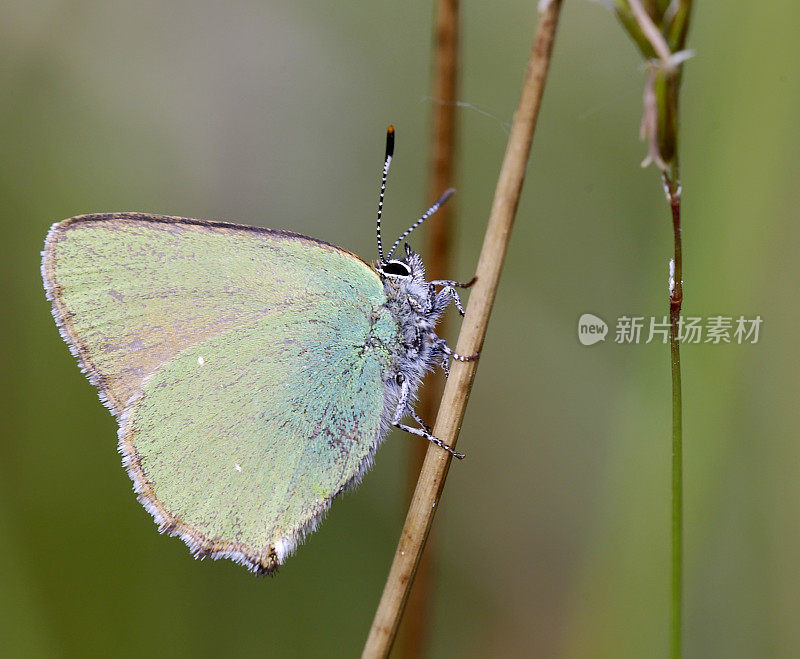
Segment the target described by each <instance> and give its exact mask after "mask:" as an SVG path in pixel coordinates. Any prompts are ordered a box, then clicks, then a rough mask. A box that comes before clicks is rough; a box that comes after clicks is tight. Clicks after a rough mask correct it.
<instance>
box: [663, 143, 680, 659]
mask: <svg viewBox="0 0 800 659" xmlns="http://www.w3.org/2000/svg"><path fill="white" fill-rule="evenodd" d="M664 188H665V191H666V193H667V200H668V201H669V206H670V210H671V212H672V234H673V241H674V249H675V252H674V256H673V263H674V264H675V265H674V284H673V286H672V287H671V290H670V293H669V319H670V326H669V339H670V340H669V347H670V365H671V371H672V570H671V588H670V591H671V594H672V597H671V607H670V608H671V616H670V620H671V625H670V629H671V633H670V646H671V655H672V657H674V658H675V659H677V658H678V657H680V656H681V650H682V639H681V636H682V629H683V624H682V601H683V414H682V409H683V408H682V402H683V401H682V398H681V352H680V317H681V304H682V303H683V254H682V245H681V184H680V178H679V175H678V159H677V155H676V157H675V159H674V161H673V165H672V166H671V167H670V171H668V172H664Z"/></svg>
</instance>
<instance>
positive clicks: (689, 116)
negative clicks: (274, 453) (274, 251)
mask: <svg viewBox="0 0 800 659" xmlns="http://www.w3.org/2000/svg"><path fill="white" fill-rule="evenodd" d="M696 4H697V7H696V13H695V15H694V22H693V26H692V29H691V32H690V37H689V45H690V46H691V47H692V48H694V49H696V50H697V56H696V57H695V58H694V59H692V60H691V61H690V62H689V63H688V64H687V66H686V73H685V86H684V90H683V96H682V101H683V107H682V112H683V125H682V162H683V182H684V219H683V224H684V250H685V282H686V289H685V290H686V298H685V302H684V313H685V314H686V315H692V316H710V315H718V314H721V315H725V316H739V315H744V316H746V317H753V316H755V315H756V314H759V315H761V317H762V318H763V326H762V328H761V329H762V332H761V339H760V341H759V343H758V344H757V345H743V346H739V345H729V346H713V345H699V346H686V347H685V348H684V350H683V368H684V400H685V403H684V404H685V421H684V423H685V440H684V441H685V449H684V450H685V465H686V471H685V479H686V480H685V498H686V501H685V505H686V513H685V514H686V519H685V538H686V592H685V620H686V634H685V636H686V649H687V653H686V654H687V656H690V657H701V656H703V657H707V656H719V657H722V656H724V657H755V656H759V657H761V656H791V655H794V654H795V653H796V652H797V647H798V646H800V626H798V624H797V620H798V617H799V616H800V569H798V564H800V523H799V522H798V520H800V514H798V511H799V510H800V442H798V430H799V429H800V412H798V410H799V409H800V407H799V406H798V405H797V398H798V384H800V382H799V380H800V368H798V358H797V355H798V350H797V347H798V338H797V334H798V332H797V330H798V327H800V312H799V311H798V304H797V293H796V292H797V290H798V287H800V265H798V257H797V251H798V248H799V247H800V225H799V224H798V201H799V200H798V171H799V169H798V162H799V161H800V148H799V147H800V131H798V129H797V118H796V117H797V109H798V107H799V106H800V78H798V75H797V70H796V69H797V62H798V61H800V41H798V40H797V32H798V28H800V7H798V5H796V4H794V3H789V2H780V3H754V2H747V1H745V0H735V1H730V2H724V3H711V2H703V1H700V2H698V3H696ZM534 5H535V3H534V2H521V1H514V2H507V3H479V2H468V3H464V6H463V38H462V49H463V69H462V85H461V92H460V98H461V100H462V101H463V102H464V103H467V104H470V105H471V106H474V107H464V108H462V109H461V110H460V114H459V124H460V136H461V137H460V156H461V163H460V175H459V180H458V195H457V197H456V200H455V202H456V204H457V207H458V211H459V213H458V214H459V218H460V225H459V227H458V230H457V246H458V247H457V249H458V251H457V258H456V264H457V265H456V267H455V271H454V272H453V273H452V275H453V276H454V277H455V278H461V279H468V278H469V277H470V276H471V274H472V268H473V264H474V263H475V260H476V257H477V254H478V250H479V248H480V241H481V236H482V232H483V227H484V224H485V221H486V217H487V214H488V210H489V206H490V203H491V197H492V193H493V189H494V183H495V180H496V175H497V172H498V168H499V164H500V161H501V158H502V154H503V151H504V148H505V143H506V130H507V126H508V122H509V121H510V119H511V113H512V112H513V109H514V107H515V105H516V102H517V97H518V93H519V85H520V82H521V78H522V73H523V68H524V65H525V62H526V58H527V56H528V52H529V47H530V43H531V39H532V34H533V26H534V23H535V6H534ZM432 18H433V7H432V5H431V3H427V2H419V1H416V0H412V1H410V2H403V3H400V2H397V3H388V2H347V3H314V2H308V1H305V0H304V1H296V0H295V1H292V2H290V1H288V0H286V1H276V2H245V1H239V0H232V1H230V2H227V3H212V2H188V1H168V2H126V1H119V2H101V1H99V0H85V1H82V2H55V1H52V2H22V1H20V0H11V2H10V3H9V2H6V3H4V4H3V5H2V6H0V148H1V149H2V154H1V155H0V200H2V203H0V221H2V225H3V228H4V230H5V233H4V239H3V241H2V242H3V247H4V249H3V253H4V256H3V258H2V259H1V260H0V263H2V269H3V298H2V299H3V307H2V309H3V318H2V328H3V335H2V337H1V339H2V355H3V366H4V368H3V379H2V384H1V385H0V387H2V391H1V393H2V395H0V401H1V403H0V404H2V419H3V438H2V443H0V540H1V541H0V575H2V576H1V577H0V583H2V586H0V639H2V641H0V645H2V646H3V648H4V649H3V651H2V652H0V653H2V654H5V653H7V654H8V656H44V657H49V656H53V657H56V656H70V657H72V656H99V655H115V656H133V655H135V654H136V655H141V654H143V653H148V654H150V655H152V656H184V655H187V656H188V655H195V656H198V655H199V656H209V655H211V654H214V653H219V654H224V655H225V656H254V655H256V654H269V655H274V656H286V657H291V656H354V655H356V654H357V653H358V652H359V651H360V648H361V644H362V643H363V641H364V639H365V636H366V633H367V630H368V627H369V624H370V622H371V619H372V614H373V611H374V608H375V606H376V604H377V601H378V598H379V596H380V592H381V587H382V584H383V579H384V577H385V574H386V571H387V570H388V566H389V562H390V560H391V557H392V552H393V551H394V547H395V544H396V540H397V536H398V533H399V530H400V526H401V523H402V519H403V516H404V509H403V492H404V479H405V468H406V462H407V460H406V453H407V451H408V447H409V443H410V442H414V441H418V440H416V439H414V438H410V437H408V436H404V435H403V434H400V433H395V434H393V435H391V436H390V437H389V439H388V440H387V442H386V444H385V446H384V448H383V449H381V451H380V452H379V454H378V459H377V465H376V467H375V469H374V471H373V472H372V473H371V474H370V475H369V476H368V477H367V479H366V481H365V483H364V484H363V485H362V486H361V487H360V488H359V489H358V490H357V491H356V492H354V493H352V494H349V495H347V496H345V497H344V498H343V499H342V500H340V501H339V502H338V503H337V504H336V505H334V507H333V509H332V511H331V514H330V516H329V518H328V520H327V521H326V522H325V523H324V525H323V526H322V527H321V530H320V531H318V532H317V533H316V534H315V535H314V536H312V537H311V538H310V540H309V541H308V542H307V543H306V544H305V545H304V546H303V547H301V548H300V550H299V551H298V553H297V555H296V556H295V557H294V558H292V559H291V561H290V562H289V563H288V564H287V565H286V566H285V567H284V568H283V569H282V570H281V572H280V574H279V576H278V577H277V578H275V579H256V578H254V577H253V576H251V575H250V574H248V573H247V572H246V571H245V570H243V569H242V568H241V567H238V566H235V565H233V564H232V563H230V562H229V561H219V562H216V563H213V562H210V561H205V562H196V561H194V560H192V559H191V558H190V556H189V553H188V551H187V550H186V547H185V546H184V545H183V543H181V542H180V541H179V540H177V539H169V538H166V537H162V536H159V535H158V534H157V533H156V530H155V526H154V525H153V523H152V521H151V518H150V516H149V515H148V514H147V513H146V512H145V511H144V509H143V508H142V507H141V506H140V505H139V504H138V503H137V502H136V500H135V497H134V495H133V494H132V492H131V484H130V481H129V480H128V477H127V475H126V474H125V472H124V471H123V469H122V468H121V466H120V458H119V456H118V454H117V452H116V446H115V445H116V438H115V422H114V420H113V419H112V417H111V416H110V415H109V414H108V413H107V411H106V410H105V409H104V408H103V407H102V406H101V405H100V403H99V402H98V401H97V396H96V394H95V392H94V390H93V388H92V387H91V386H90V385H89V384H88V383H87V382H86V381H85V380H84V378H83V376H82V375H81V374H80V373H79V371H78V369H77V367H76V365H75V363H74V360H73V358H72V357H71V356H70V355H69V353H68V351H67V348H66V346H65V345H64V344H63V342H62V341H61V340H60V338H59V336H58V333H57V331H56V328H55V325H54V323H53V322H52V319H51V318H50V315H49V306H48V304H47V302H46V301H45V298H44V293H43V291H42V287H41V280H40V277H39V250H40V249H41V247H42V242H43V240H44V236H45V233H46V231H47V228H48V227H49V225H50V224H51V223H52V222H54V221H56V220H60V219H63V218H66V217H69V216H72V215H76V214H80V213H85V212H92V211H114V210H142V211H149V212H157V213H165V214H172V215H184V216H192V217H200V218H210V219H229V220H234V221H239V222H242V223H247V224H260V225H265V226H270V227H274V228H281V229H291V230H294V231H298V232H301V233H306V234H309V235H312V236H316V237H319V238H322V239H325V240H329V241H333V242H336V243H338V244H341V245H343V246H345V247H347V248H348V249H350V250H352V251H355V252H357V253H359V254H360V255H362V256H363V257H364V258H367V259H370V258H373V257H374V251H375V248H374V214H375V206H376V199H377V192H378V179H379V171H380V165H381V157H382V153H383V140H384V130H385V127H386V124H387V123H389V122H393V123H394V124H395V125H396V126H397V131H398V142H397V152H396V158H395V162H394V165H393V170H392V174H391V179H390V184H389V189H388V196H387V205H386V208H387V220H386V226H387V227H388V228H387V234H389V233H392V234H396V233H399V232H400V231H401V230H402V229H404V228H405V227H406V226H407V225H408V223H409V222H410V221H411V220H412V219H413V218H415V217H416V215H417V213H418V212H419V211H420V210H421V209H422V207H423V205H424V204H425V203H427V202H428V201H430V200H429V199H425V198H423V196H424V195H423V192H424V191H425V190H426V189H427V185H426V178H425V177H426V175H427V170H428V167H427V165H428V161H427V158H428V140H429V121H430V114H431V107H432V103H434V101H433V100H432V99H431V98H430V81H429V78H430V75H429V74H430V48H431V43H432V42H431V23H432ZM643 76H644V74H643V71H642V70H641V67H640V64H639V57H638V55H637V54H636V52H635V50H634V47H633V45H632V44H631V43H629V42H628V40H627V38H626V36H625V35H624V34H623V32H622V30H621V29H620V28H619V27H618V25H617V24H616V22H615V19H614V17H613V16H612V15H611V13H610V12H609V11H608V10H606V9H605V8H604V7H603V6H602V5H601V4H599V3H592V2H587V1H583V0H578V1H573V2H567V3H566V4H565V10H564V16H563V18H562V26H561V31H560V34H559V35H558V38H557V42H556V51H555V59H554V63H553V67H552V70H551V77H550V84H549V87H548V89H547V91H546V93H545V100H544V107H543V110H542V114H541V117H540V122H539V131H538V133H537V136H536V140H535V143H534V148H533V157H532V160H531V164H530V167H529V170H528V179H527V182H526V186H525V190H524V193H523V199H522V203H521V206H520V209H519V215H518V218H517V224H516V227H515V233H514V236H513V238H512V244H511V248H510V252H509V255H508V261H507V264H506V269H505V274H504V278H503V281H502V285H501V289H500V294H499V297H498V299H497V304H496V307H495V314H494V317H493V320H492V323H491V325H490V328H489V335H488V338H487V341H486V345H485V350H484V353H483V357H482V359H481V364H480V368H479V370H478V376H477V379H476V383H475V389H474V392H473V397H472V400H471V403H470V406H469V408H468V411H467V416H466V419H465V423H464V429H463V432H462V436H461V440H460V443H459V448H460V449H462V450H464V451H466V453H467V454H468V458H467V460H465V461H463V462H462V463H458V464H455V465H453V469H452V470H451V472H450V477H449V481H448V484H447V487H446V490H445V495H444V498H443V501H442V505H441V510H440V512H439V513H438V516H437V519H436V529H437V534H438V540H439V551H440V552H441V556H440V559H439V561H438V577H437V584H436V585H437V590H436V600H435V602H434V603H433V614H432V615H433V620H432V627H433V631H432V634H431V636H432V638H431V643H432V646H431V651H430V655H431V656H435V657H465V656H466V657H482V656H488V655H492V656H526V655H527V656H530V655H536V656H558V657H587V656H592V657H595V656H597V657H645V656H646V657H653V656H665V655H666V648H667V645H668V643H667V634H668V585H669V578H668V569H669V545H668V541H669V505H670V503H669V456H670V439H669V432H670V431H669V419H670V399H669V386H670V385H669V362H668V352H667V348H666V346H663V345H661V344H657V345H656V344H651V345H634V346H631V345H616V344H614V342H613V327H612V329H611V332H610V335H609V337H608V338H607V340H606V342H605V343H600V344H597V345H595V346H592V347H585V346H582V345H581V344H580V343H579V342H578V340H577V333H576V324H577V319H578V317H579V316H580V315H581V314H582V313H584V312H592V313H595V314H597V315H599V316H601V317H602V318H605V319H606V321H608V322H609V323H610V324H612V326H613V323H614V320H615V319H616V318H617V317H618V316H621V315H629V316H630V315H637V316H646V317H649V316H653V315H656V316H662V315H663V314H664V313H666V293H667V262H668V259H669V256H670V254H671V236H670V225H669V219H668V216H667V211H666V204H665V203H664V198H663V193H662V191H661V186H660V183H659V181H658V176H657V173H656V171H655V170H653V169H648V170H641V169H640V168H639V162H640V161H641V159H642V158H643V157H644V154H645V148H644V145H643V144H641V143H639V142H638V140H637V134H638V124H639V116H640V108H641V89H642V82H643ZM421 241H422V242H424V235H421V236H418V237H416V240H415V241H413V242H414V244H415V245H417V246H420V243H421ZM455 325H456V324H455V323H454V324H453V325H451V327H454V326H455Z"/></svg>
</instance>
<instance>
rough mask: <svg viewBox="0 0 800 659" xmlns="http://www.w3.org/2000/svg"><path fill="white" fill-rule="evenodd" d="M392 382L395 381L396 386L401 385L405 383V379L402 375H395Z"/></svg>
mask: <svg viewBox="0 0 800 659" xmlns="http://www.w3.org/2000/svg"><path fill="white" fill-rule="evenodd" d="M394 380H395V382H397V384H403V382H405V381H406V379H405V378H404V377H403V374H402V373H398V374H397V375H395V376H394Z"/></svg>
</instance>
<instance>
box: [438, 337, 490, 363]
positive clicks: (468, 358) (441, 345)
mask: <svg viewBox="0 0 800 659" xmlns="http://www.w3.org/2000/svg"><path fill="white" fill-rule="evenodd" d="M436 347H437V348H438V349H439V350H440V351H441V352H442V353H444V354H445V355H446V356H447V357H452V358H453V359H455V360H456V361H458V362H474V361H475V360H476V359H477V358H478V357H480V356H481V353H480V352H476V353H475V354H473V355H459V354H458V353H457V352H454V351H453V350H451V349H450V346H449V345H447V341H445V340H444V339H440V338H439V337H436Z"/></svg>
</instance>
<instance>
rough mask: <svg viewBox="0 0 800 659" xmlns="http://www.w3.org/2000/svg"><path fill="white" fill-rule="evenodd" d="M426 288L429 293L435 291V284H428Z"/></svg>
mask: <svg viewBox="0 0 800 659" xmlns="http://www.w3.org/2000/svg"><path fill="white" fill-rule="evenodd" d="M428 290H429V291H430V292H431V293H435V292H436V285H435V284H428Z"/></svg>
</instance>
